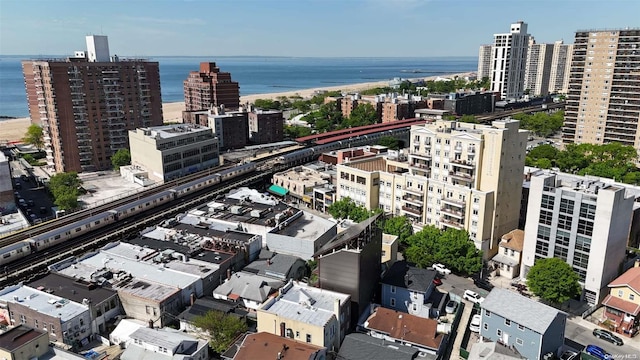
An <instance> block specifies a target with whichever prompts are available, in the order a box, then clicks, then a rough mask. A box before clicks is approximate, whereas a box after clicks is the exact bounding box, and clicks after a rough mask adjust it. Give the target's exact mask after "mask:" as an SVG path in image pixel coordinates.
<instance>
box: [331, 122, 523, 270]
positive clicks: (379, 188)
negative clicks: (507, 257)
mask: <svg viewBox="0 0 640 360" xmlns="http://www.w3.org/2000/svg"><path fill="white" fill-rule="evenodd" d="M527 136H528V132H527V131H525V130H521V129H519V122H518V121H514V120H501V121H494V122H493V123H492V125H490V126H488V125H477V124H468V123H459V122H455V121H445V120H439V121H435V122H432V123H427V124H425V125H420V126H413V127H412V129H411V143H410V149H409V150H410V152H409V154H408V155H407V156H406V159H405V157H404V155H403V154H397V155H399V156H397V157H395V158H383V157H375V158H370V159H363V160H360V161H353V162H350V163H347V164H342V165H338V177H337V180H338V186H337V191H338V194H337V198H338V199H342V198H345V197H350V198H352V199H354V200H355V201H356V203H357V204H359V205H363V206H366V207H367V208H368V209H374V208H381V209H383V210H384V211H385V212H388V213H393V214H396V215H405V216H407V217H408V218H409V219H410V220H411V221H412V222H413V224H414V227H416V228H418V229H419V228H421V227H423V226H425V225H434V226H437V227H439V228H446V227H452V228H455V229H464V230H467V231H468V232H469V234H470V237H471V239H472V240H473V241H474V242H475V244H476V246H477V247H478V248H479V249H481V250H482V251H483V252H484V256H485V258H486V259H490V258H491V257H492V256H493V255H495V254H496V252H497V250H498V242H499V241H500V239H501V237H502V235H503V234H506V233H508V232H509V231H511V230H513V229H515V228H517V227H518V217H519V209H520V197H521V193H522V181H521V177H520V176H521V175H520V174H522V171H523V169H524V157H525V146H526V142H527ZM390 153H391V152H390Z"/></svg>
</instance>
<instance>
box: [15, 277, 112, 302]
mask: <svg viewBox="0 0 640 360" xmlns="http://www.w3.org/2000/svg"><path fill="white" fill-rule="evenodd" d="M26 285H27V286H30V287H32V288H34V289H37V290H40V291H44V292H46V293H48V294H54V295H57V296H61V297H63V298H66V299H69V300H71V301H75V302H77V303H82V300H84V299H89V300H91V302H92V303H94V304H99V303H101V302H103V301H105V300H108V299H110V298H112V297H113V296H114V295H116V291H114V290H112V289H107V288H103V287H101V286H97V285H95V284H93V283H91V282H88V281H85V280H80V279H73V278H71V277H68V276H64V275H61V274H56V273H49V274H47V275H46V276H45V277H43V278H40V279H38V280H34V281H31V282H29V283H27V284H26Z"/></svg>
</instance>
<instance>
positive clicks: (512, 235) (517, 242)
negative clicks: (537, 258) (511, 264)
mask: <svg viewBox="0 0 640 360" xmlns="http://www.w3.org/2000/svg"><path fill="white" fill-rule="evenodd" d="M523 244H524V231H522V230H520V229H515V230H512V231H510V232H508V233H506V234H504V235H502V241H501V242H500V246H502V247H505V248H507V249H512V250H515V251H520V252H522V247H523Z"/></svg>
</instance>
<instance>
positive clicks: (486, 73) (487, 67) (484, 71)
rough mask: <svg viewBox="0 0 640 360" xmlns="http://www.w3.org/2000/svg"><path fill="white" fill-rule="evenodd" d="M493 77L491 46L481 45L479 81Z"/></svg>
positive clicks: (479, 52)
mask: <svg viewBox="0 0 640 360" xmlns="http://www.w3.org/2000/svg"><path fill="white" fill-rule="evenodd" d="M485 77H491V45H480V50H479V51H478V80H482V79H483V78H485Z"/></svg>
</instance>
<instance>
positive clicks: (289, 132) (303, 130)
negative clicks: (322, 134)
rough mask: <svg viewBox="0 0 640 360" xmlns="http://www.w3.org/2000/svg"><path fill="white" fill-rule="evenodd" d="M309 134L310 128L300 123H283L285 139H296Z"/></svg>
mask: <svg viewBox="0 0 640 360" xmlns="http://www.w3.org/2000/svg"><path fill="white" fill-rule="evenodd" d="M308 135H311V128H308V127H306V126H300V125H285V127H284V137H285V138H287V139H296V138H299V137H303V136H308Z"/></svg>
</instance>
